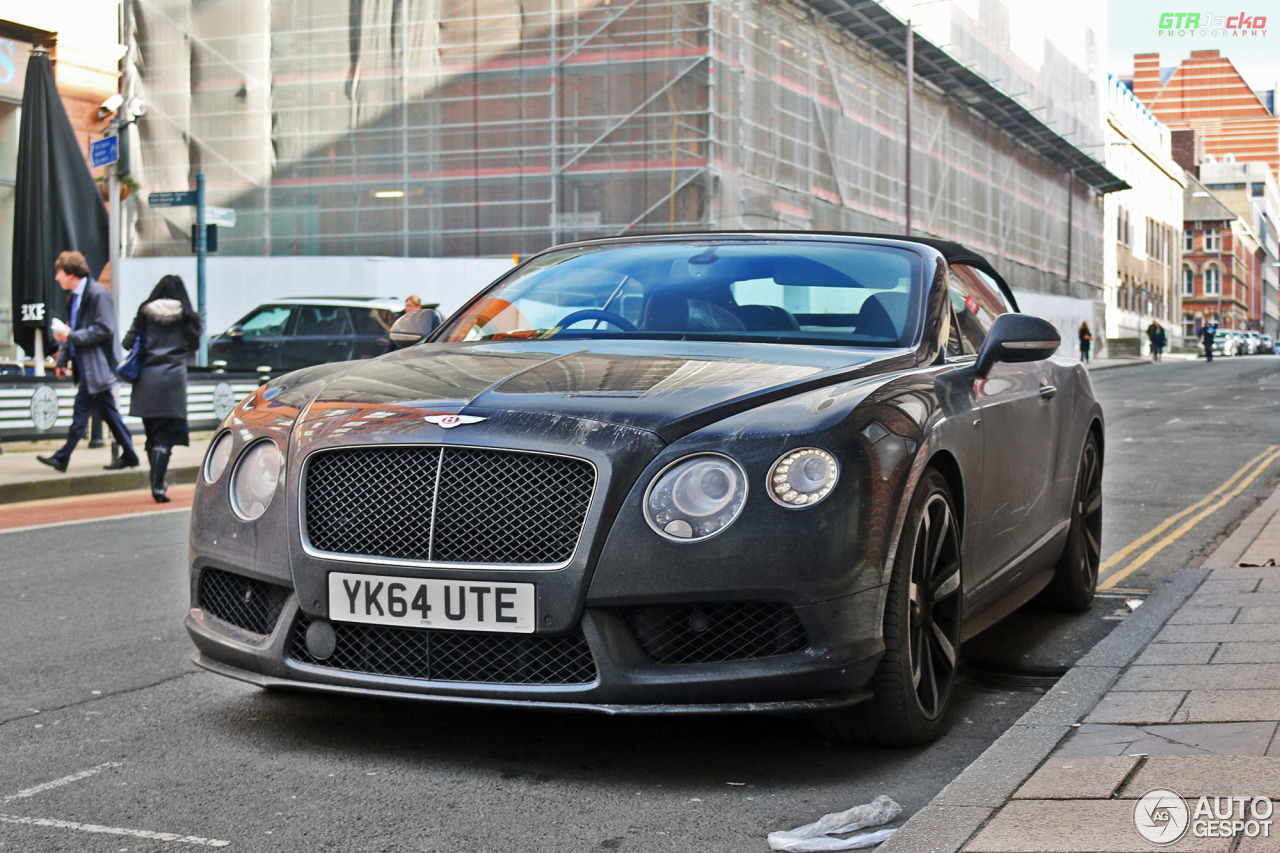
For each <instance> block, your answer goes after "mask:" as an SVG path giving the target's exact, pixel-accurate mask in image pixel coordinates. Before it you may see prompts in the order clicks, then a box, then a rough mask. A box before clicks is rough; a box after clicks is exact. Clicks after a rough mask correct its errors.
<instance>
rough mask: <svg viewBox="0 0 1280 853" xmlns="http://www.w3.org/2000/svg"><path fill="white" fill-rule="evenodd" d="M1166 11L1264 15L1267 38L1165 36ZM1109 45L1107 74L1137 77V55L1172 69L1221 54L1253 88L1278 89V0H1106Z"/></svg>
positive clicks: (1279, 61)
mask: <svg viewBox="0 0 1280 853" xmlns="http://www.w3.org/2000/svg"><path fill="white" fill-rule="evenodd" d="M1027 1H1028V0H1020V2H1027ZM1032 2H1034V0H1032ZM1165 12H1199V13H1200V14H1201V15H1202V16H1207V15H1209V14H1213V15H1219V16H1222V17H1224V18H1226V17H1228V16H1232V15H1239V14H1241V13H1243V14H1244V15H1245V16H1246V17H1250V18H1251V17H1254V16H1258V15H1263V16H1265V17H1266V18H1267V26H1266V29H1265V30H1264V31H1262V32H1265V35H1257V36H1237V37H1231V36H1229V35H1217V36H1215V35H1212V34H1210V35H1195V36H1192V35H1190V34H1188V35H1185V36H1176V35H1174V36H1169V35H1168V34H1165V35H1161V32H1160V15H1161V14H1162V13H1165ZM1166 32H1167V31H1166ZM1219 32H1225V33H1230V32H1231V30H1225V29H1224V30H1220V31H1219ZM1107 43H1108V45H1107V47H1108V50H1107V66H1106V67H1107V71H1108V72H1109V73H1111V74H1114V75H1116V76H1117V77H1129V76H1131V75H1132V74H1133V55H1134V54H1135V53H1159V54H1160V65H1161V66H1169V65H1177V64H1178V63H1180V62H1181V61H1182V60H1184V59H1186V58H1188V57H1189V56H1190V55H1191V51H1193V50H1213V49H1217V50H1219V51H1221V53H1222V55H1223V56H1225V57H1226V58H1228V59H1230V60H1231V62H1232V64H1233V65H1235V67H1236V70H1237V71H1239V72H1240V73H1241V74H1242V75H1243V76H1244V79H1245V81H1246V82H1247V83H1248V84H1249V85H1250V86H1251V87H1252V88H1254V89H1274V88H1277V82H1278V81H1280V0H1194V2H1178V0H1108V3H1107Z"/></svg>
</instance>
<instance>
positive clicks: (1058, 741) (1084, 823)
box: [878, 491, 1280, 853]
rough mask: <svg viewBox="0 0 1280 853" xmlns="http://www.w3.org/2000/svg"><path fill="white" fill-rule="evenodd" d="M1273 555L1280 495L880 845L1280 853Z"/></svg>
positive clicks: (996, 852)
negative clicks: (1141, 827) (1141, 823)
mask: <svg viewBox="0 0 1280 853" xmlns="http://www.w3.org/2000/svg"><path fill="white" fill-rule="evenodd" d="M1268 560H1273V561H1277V562H1280V491H1277V492H1275V493H1274V494H1272V496H1271V497H1270V499H1268V500H1267V501H1266V502H1265V503H1264V504H1263V505H1262V506H1260V507H1259V508H1258V509H1256V510H1255V511H1254V512H1253V513H1252V514H1251V515H1250V516H1249V517H1248V518H1247V519H1246V520H1245V521H1244V523H1243V524H1241V525H1240V527H1239V528H1237V529H1236V531H1235V532H1234V533H1233V534H1232V535H1231V536H1230V537H1229V538H1228V539H1227V540H1226V541H1225V542H1223V543H1222V545H1221V546H1219V547H1218V549H1217V550H1216V551H1215V552H1214V553H1213V555H1212V556H1210V557H1209V558H1208V560H1206V562H1205V565H1204V566H1203V567H1200V568H1189V569H1183V570H1181V571H1179V572H1176V573H1175V574H1174V575H1173V576H1172V577H1171V578H1170V579H1169V580H1168V581H1166V582H1165V583H1164V584H1162V585H1161V586H1160V587H1158V588H1157V589H1155V590H1153V591H1152V594H1151V595H1150V596H1149V597H1148V598H1147V599H1146V601H1145V602H1144V603H1143V604H1142V605H1141V606H1140V607H1139V608H1138V609H1137V610H1135V611H1134V612H1133V613H1132V614H1131V615H1130V616H1129V617H1128V618H1127V619H1126V620H1125V621H1124V622H1123V623H1122V624H1121V625H1120V626H1119V627H1117V628H1116V629H1115V630H1114V631H1113V632H1112V633H1111V634H1110V635H1108V636H1107V637H1106V638H1105V639H1104V640H1102V642H1100V643H1099V644H1098V645H1097V646H1095V647H1094V649H1093V650H1092V651H1091V652H1090V653H1089V654H1088V655H1086V656H1085V657H1084V658H1082V659H1081V660H1080V661H1079V662H1078V663H1077V664H1076V666H1075V667H1073V668H1072V669H1071V670H1070V671H1069V672H1068V673H1067V674H1066V675H1065V676H1063V678H1062V679H1061V680H1060V681H1059V682H1058V683H1057V685H1056V686H1055V687H1054V688H1053V689H1052V690H1050V691H1049V692H1048V693H1047V694H1045V696H1044V698H1042V699H1041V700H1040V701H1039V702H1038V703H1037V704H1036V705H1035V706H1034V707H1032V708H1031V710H1029V711H1028V712H1027V713H1026V714H1025V715H1023V717H1022V718H1021V719H1020V720H1019V721H1018V722H1017V723H1016V724H1014V726H1013V727H1012V728H1011V729H1009V731H1007V732H1006V733H1005V734H1004V735H1003V736H1001V738H1000V739H999V740H997V741H996V742H995V743H994V744H992V745H991V746H990V747H989V748H988V749H987V751H986V752H984V753H983V754H982V755H981V756H979V757H978V759H977V761H975V762H974V763H973V764H972V765H970V766H969V768H968V769H967V770H965V771H964V772H963V773H962V774H961V775H960V776H959V777H957V778H956V779H955V780H954V781H953V782H951V784H949V785H948V786H947V787H946V788H944V789H943V790H942V792H941V793H940V794H938V796H937V797H935V798H934V799H933V802H931V803H930V804H929V805H928V806H926V807H925V808H924V809H922V810H921V811H919V812H918V813H916V814H915V815H914V816H913V817H912V818H911V819H910V820H909V821H908V822H907V823H906V825H905V826H904V827H903V828H902V830H901V831H900V832H898V834H897V835H895V836H894V837H892V838H891V839H889V841H887V842H886V843H885V844H883V845H881V846H880V847H879V848H878V849H879V850H880V851H882V853H925V851H932V853H956V851H965V853H1005V851H1018V853H1077V851H1090V853H1129V851H1146V850H1173V851H1190V850H1195V851H1201V850H1204V851H1223V853H1275V852H1276V851H1280V808H1275V809H1274V811H1275V814H1274V817H1272V816H1271V811H1272V809H1273V807H1274V806H1275V801H1277V800H1280V733H1278V732H1277V728H1278V727H1280V568H1278V567H1276V566H1275V565H1271V566H1264V565H1262V564H1263V563H1266V562H1268ZM1155 790H1161V791H1162V793H1159V794H1156V793H1154V791H1155ZM1148 792H1153V794H1152V796H1151V797H1144V795H1146V794H1147V793H1148ZM1202 797H1205V798H1208V799H1207V800H1205V801H1201V798H1202ZM1228 797H1235V798H1243V800H1242V801H1237V802H1235V803H1230V802H1226V799H1225V798H1228ZM1215 798H1221V799H1215ZM1255 798H1258V799H1255ZM1242 803H1243V804H1242ZM1157 806H1158V808H1156V807H1157ZM1215 808H1216V809H1217V810H1218V811H1217V814H1214V813H1213V812H1212V810H1213V809H1215ZM1206 810H1209V811H1208V812H1206ZM1241 810H1243V813H1244V814H1243V820H1240V821H1239V823H1238V824H1235V823H1232V822H1231V821H1232V820H1235V819H1238V818H1239V815H1240V812H1241ZM1228 811H1230V812H1231V814H1230V815H1228V814H1227V812H1228ZM1206 814H1207V817H1206ZM1264 814H1265V817H1266V818H1267V820H1265V821H1264V820H1252V822H1251V819H1252V818H1262V817H1264ZM1136 816H1143V817H1142V819H1143V820H1144V822H1145V824H1146V825H1145V826H1144V829H1146V831H1147V834H1148V835H1150V836H1152V837H1157V838H1159V839H1161V841H1162V843H1155V842H1151V841H1148V840H1146V839H1145V838H1144V837H1143V835H1142V834H1140V833H1139V831H1138V828H1137V824H1136V821H1137V820H1138V817H1136ZM1219 818H1224V819H1225V820H1219ZM1183 828H1185V829H1183ZM1179 829H1183V831H1184V832H1185V834H1184V835H1183V836H1182V837H1181V839H1180V840H1177V841H1175V842H1172V843H1170V841H1169V840H1167V839H1172V838H1175V837H1177V832H1178V830H1179ZM1266 831H1269V832H1270V835H1269V836H1264V835H1263V833H1264V832H1266ZM1161 833H1164V834H1163V835H1161ZM1210 833H1213V834H1210ZM1217 835H1224V836H1227V837H1217ZM1250 835H1252V836H1253V837H1250Z"/></svg>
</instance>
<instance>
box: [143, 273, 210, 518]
mask: <svg viewBox="0 0 1280 853" xmlns="http://www.w3.org/2000/svg"><path fill="white" fill-rule="evenodd" d="M139 334H143V335H144V336H145V338H144V343H143V358H142V368H141V369H140V370H139V371H138V378H137V380H135V381H134V383H133V396H132V397H131V398H130V401H129V414H130V415H132V416H133V417H135V418H142V425H143V427H144V428H145V429H146V431H147V443H146V450H147V459H148V461H149V462H150V463H151V497H153V498H155V500H156V503H168V502H169V496H168V495H167V494H165V490H166V489H167V488H168V485H167V484H166V483H165V481H164V475H165V471H166V470H168V468H169V454H170V453H171V452H172V451H173V448H174V446H175V445H179V444H181V445H184V446H185V445H187V444H189V443H190V439H189V436H188V429H187V353H189V352H191V351H192V350H194V349H196V348H197V347H198V346H200V315H199V314H197V313H196V312H195V311H194V310H193V309H192V307H191V300H190V299H189V298H188V297H187V288H186V286H185V285H184V284H183V283H182V279H180V278H178V276H176V275H167V276H165V277H164V278H162V279H160V283H159V284H157V285H156V286H155V288H153V289H152V291H151V295H150V296H148V297H147V301H146V302H143V303H142V306H141V307H140V308H138V314H137V316H136V317H134V318H133V325H131V326H130V327H129V333H128V334H127V335H125V337H124V348H125V350H126V351H128V350H129V349H132V347H133V342H134V340H135V339H136V338H137V337H138V335H139Z"/></svg>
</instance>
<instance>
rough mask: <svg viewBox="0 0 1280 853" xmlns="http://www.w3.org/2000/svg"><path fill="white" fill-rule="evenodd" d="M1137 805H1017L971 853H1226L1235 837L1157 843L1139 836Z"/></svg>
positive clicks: (987, 831)
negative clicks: (1158, 852)
mask: <svg viewBox="0 0 1280 853" xmlns="http://www.w3.org/2000/svg"><path fill="white" fill-rule="evenodd" d="M1133 807H1134V801H1133V800H1067V801H1061V800H1014V801H1013V802H1011V803H1009V805H1007V806H1005V807H1004V808H1003V809H1001V810H1000V812H999V814H997V815H996V816H995V817H994V818H992V819H991V821H990V823H988V824H987V825H986V826H985V827H983V828H982V831H981V832H979V833H978V835H977V837H976V838H974V839H973V841H971V842H969V844H968V845H966V846H965V848H964V849H965V851H966V853H1083V851H1088V853H1135V851H1148V850H1176V851H1178V853H1184V852H1185V853H1199V851H1210V852H1211V853H1227V851H1229V850H1231V846H1232V844H1233V843H1234V842H1233V841H1232V839H1230V838H1193V837H1190V836H1186V837H1184V838H1183V839H1182V840H1181V841H1179V842H1178V843H1177V844H1176V845H1172V846H1170V845H1159V844H1152V843H1151V842H1149V841H1147V840H1146V839H1144V838H1143V837H1142V836H1141V835H1139V834H1138V830H1137V828H1136V827H1135V826H1134V822H1133Z"/></svg>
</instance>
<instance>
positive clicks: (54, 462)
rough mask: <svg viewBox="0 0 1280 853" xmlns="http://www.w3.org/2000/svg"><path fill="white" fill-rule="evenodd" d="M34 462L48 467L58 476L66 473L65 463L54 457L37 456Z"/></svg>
mask: <svg viewBox="0 0 1280 853" xmlns="http://www.w3.org/2000/svg"><path fill="white" fill-rule="evenodd" d="M36 460H37V461H39V462H43V463H44V464H46V465H48V466H49V467H50V468H52V469H54V470H55V471H57V472H58V473H59V474H65V473H67V463H66V462H65V461H63V460H61V459H59V458H58V457H56V456H37V457H36Z"/></svg>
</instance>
